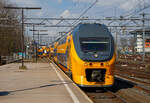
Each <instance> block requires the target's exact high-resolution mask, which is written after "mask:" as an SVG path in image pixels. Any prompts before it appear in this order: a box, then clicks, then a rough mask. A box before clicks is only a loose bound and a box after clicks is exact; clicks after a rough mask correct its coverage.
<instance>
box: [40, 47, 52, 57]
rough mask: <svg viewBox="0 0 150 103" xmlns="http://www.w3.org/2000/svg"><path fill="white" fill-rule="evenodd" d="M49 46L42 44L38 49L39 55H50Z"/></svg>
mask: <svg viewBox="0 0 150 103" xmlns="http://www.w3.org/2000/svg"><path fill="white" fill-rule="evenodd" d="M49 51H50V50H49V48H47V47H46V46H42V47H41V48H39V49H38V57H41V58H42V57H48V56H49Z"/></svg>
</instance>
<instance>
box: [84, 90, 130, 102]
mask: <svg viewBox="0 0 150 103" xmlns="http://www.w3.org/2000/svg"><path fill="white" fill-rule="evenodd" d="M82 90H83V91H84V92H85V93H86V94H87V95H88V96H89V97H90V99H92V100H93V102H94V103H128V102H127V101H126V100H125V99H124V98H122V97H121V96H120V95H118V94H116V93H114V92H112V91H111V90H109V89H108V88H82Z"/></svg>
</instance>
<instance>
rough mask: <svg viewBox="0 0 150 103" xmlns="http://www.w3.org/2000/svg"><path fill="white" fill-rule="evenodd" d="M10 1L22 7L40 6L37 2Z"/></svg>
mask: <svg viewBox="0 0 150 103" xmlns="http://www.w3.org/2000/svg"><path fill="white" fill-rule="evenodd" d="M9 1H10V2H12V3H15V4H17V5H21V6H37V5H38V2H37V0H9Z"/></svg>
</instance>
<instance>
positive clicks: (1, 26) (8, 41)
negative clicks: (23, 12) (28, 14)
mask: <svg viewBox="0 0 150 103" xmlns="http://www.w3.org/2000/svg"><path fill="white" fill-rule="evenodd" d="M4 6H12V4H11V5H8V4H7V3H6V2H5V0H1V1H0V55H7V56H8V55H12V54H13V53H16V52H19V51H21V43H20V42H21V41H20V38H21V27H20V24H21V22H20V19H19V17H20V15H19V13H18V12H17V11H16V10H7V9H4Z"/></svg>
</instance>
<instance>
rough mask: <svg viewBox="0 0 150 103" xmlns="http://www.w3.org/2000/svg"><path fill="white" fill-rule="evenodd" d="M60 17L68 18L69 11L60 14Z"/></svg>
mask: <svg viewBox="0 0 150 103" xmlns="http://www.w3.org/2000/svg"><path fill="white" fill-rule="evenodd" d="M60 16H61V17H63V18H66V17H70V16H71V13H70V11H69V10H65V11H64V12H63V13H61V14H60Z"/></svg>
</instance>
